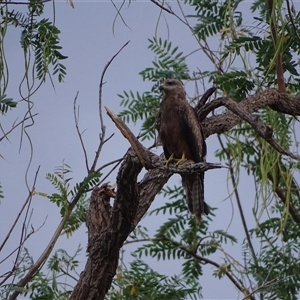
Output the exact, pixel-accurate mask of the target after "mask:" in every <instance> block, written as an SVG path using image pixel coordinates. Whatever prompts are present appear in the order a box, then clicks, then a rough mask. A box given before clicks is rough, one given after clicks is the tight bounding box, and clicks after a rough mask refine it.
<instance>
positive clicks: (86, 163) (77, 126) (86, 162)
mask: <svg viewBox="0 0 300 300" xmlns="http://www.w3.org/2000/svg"><path fill="white" fill-rule="evenodd" d="M78 95H79V92H77V93H76V96H75V99H74V104H73V112H74V120H75V127H76V131H77V134H78V137H79V140H80V144H81V148H82V150H83V154H84V160H85V167H86V170H87V171H89V162H88V156H87V152H86V149H85V146H84V142H83V139H82V133H80V130H79V106H78V110H77V112H76V102H77V98H78Z"/></svg>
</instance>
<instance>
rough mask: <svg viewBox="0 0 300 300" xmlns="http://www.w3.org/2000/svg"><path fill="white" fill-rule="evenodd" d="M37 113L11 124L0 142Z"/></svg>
mask: <svg viewBox="0 0 300 300" xmlns="http://www.w3.org/2000/svg"><path fill="white" fill-rule="evenodd" d="M1 3H2V2H1ZM37 115H38V113H36V114H33V115H31V116H30V117H26V118H24V119H23V120H22V121H20V122H19V123H17V124H15V125H13V126H12V128H11V129H10V130H8V131H7V132H6V133H4V135H3V136H2V137H1V138H0V142H1V141H2V140H3V139H5V138H7V136H8V135H9V134H10V133H11V132H12V131H13V130H14V129H16V128H17V127H18V126H20V125H21V124H23V123H24V122H25V121H26V120H28V119H31V118H33V117H35V116H37Z"/></svg>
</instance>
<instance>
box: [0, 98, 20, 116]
mask: <svg viewBox="0 0 300 300" xmlns="http://www.w3.org/2000/svg"><path fill="white" fill-rule="evenodd" d="M15 107H17V102H15V101H13V99H12V98H6V95H1V96H0V112H1V113H3V114H6V113H7V111H8V109H9V108H15Z"/></svg>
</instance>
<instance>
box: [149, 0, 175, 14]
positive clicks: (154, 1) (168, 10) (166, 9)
mask: <svg viewBox="0 0 300 300" xmlns="http://www.w3.org/2000/svg"><path fill="white" fill-rule="evenodd" d="M150 1H151V2H152V3H154V4H155V5H156V6H158V7H159V8H161V9H162V10H164V11H166V12H167V13H169V14H171V15H174V12H173V11H172V10H171V9H168V8H166V7H164V6H163V5H162V4H160V3H159V2H157V1H156V0H150Z"/></svg>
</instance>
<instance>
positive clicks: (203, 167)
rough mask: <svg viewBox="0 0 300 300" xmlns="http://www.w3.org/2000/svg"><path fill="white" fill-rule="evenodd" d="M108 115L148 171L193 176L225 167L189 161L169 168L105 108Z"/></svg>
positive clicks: (163, 160)
mask: <svg viewBox="0 0 300 300" xmlns="http://www.w3.org/2000/svg"><path fill="white" fill-rule="evenodd" d="M105 109H106V111H107V114H108V115H109V117H110V118H111V119H112V121H113V122H114V123H115V125H116V126H117V128H118V129H119V130H120V132H121V133H122V134H123V136H124V137H125V138H126V139H127V140H128V142H129V143H130V145H131V147H132V149H133V150H134V152H135V153H136V155H137V157H138V158H139V161H140V163H141V164H142V165H143V166H144V167H146V169H159V170H166V171H170V172H172V173H178V174H191V173H195V172H205V171H207V170H211V169H219V168H222V167H223V166H222V165H220V164H213V163H206V162H200V163H193V162H191V161H187V162H185V163H182V164H180V165H176V164H170V165H169V166H166V165H165V159H164V158H163V157H159V156H158V155H156V154H154V153H152V152H151V151H149V150H148V149H147V148H145V147H144V146H143V145H142V144H141V143H140V142H139V140H138V139H137V138H136V137H135V136H134V134H133V133H132V131H131V130H130V129H129V127H128V126H127V125H126V124H125V123H124V122H123V121H122V120H121V119H120V118H119V117H118V116H117V115H116V114H115V113H114V112H112V111H111V110H110V109H109V108H107V107H105Z"/></svg>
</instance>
